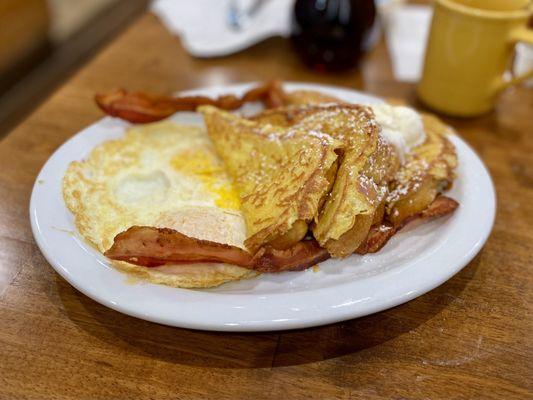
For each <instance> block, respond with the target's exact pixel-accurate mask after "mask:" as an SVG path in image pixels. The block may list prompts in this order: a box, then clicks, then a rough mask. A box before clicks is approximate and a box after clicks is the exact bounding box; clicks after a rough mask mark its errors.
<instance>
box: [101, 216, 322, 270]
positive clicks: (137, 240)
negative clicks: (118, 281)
mask: <svg viewBox="0 0 533 400" xmlns="http://www.w3.org/2000/svg"><path fill="white" fill-rule="evenodd" d="M105 256H107V257H109V258H111V259H112V260H118V261H127V262H129V263H131V264H135V265H141V266H144V267H149V268H150V267H157V266H160V265H165V264H179V263H199V262H223V263H228V264H233V265H238V266H240V267H244V268H248V269H253V270H256V271H260V272H280V271H296V270H302V269H305V268H308V267H311V266H313V265H315V264H316V263H318V262H321V261H324V260H326V259H327V258H329V254H328V253H327V251H326V250H324V249H322V248H320V246H319V245H318V243H317V242H316V241H314V240H309V241H303V242H299V243H297V244H296V245H295V246H293V247H292V248H290V249H288V250H275V249H273V248H271V247H268V246H267V247H264V248H262V249H260V250H259V251H258V252H257V254H255V255H254V256H252V255H251V254H249V253H248V252H246V251H244V250H243V249H240V248H238V247H235V246H230V245H227V244H221V243H215V242H210V241H207V240H200V239H195V238H191V237H189V236H186V235H184V234H182V233H180V232H177V231H175V230H173V229H167V228H154V227H148V226H134V227H131V228H129V229H128V230H127V231H125V232H122V233H119V234H118V235H117V236H115V239H114V243H113V246H111V248H110V249H109V250H107V251H106V252H105Z"/></svg>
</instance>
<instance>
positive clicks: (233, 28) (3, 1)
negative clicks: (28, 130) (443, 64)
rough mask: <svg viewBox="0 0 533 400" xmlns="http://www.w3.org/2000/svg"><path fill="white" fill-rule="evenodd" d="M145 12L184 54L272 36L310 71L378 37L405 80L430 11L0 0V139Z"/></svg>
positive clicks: (234, 1) (343, 63)
mask: <svg viewBox="0 0 533 400" xmlns="http://www.w3.org/2000/svg"><path fill="white" fill-rule="evenodd" d="M146 10H150V11H151V12H153V13H154V14H155V15H157V16H158V17H159V19H160V20H161V22H162V23H163V25H164V26H165V27H166V28H167V29H168V30H169V31H170V32H171V33H173V34H174V35H176V36H178V37H180V40H181V44H182V45H183V47H184V48H185V50H186V51H187V52H188V53H189V54H190V56H191V57H197V58H213V57H227V56H230V55H231V54H234V53H237V52H239V51H242V50H244V49H246V48H248V47H250V46H253V45H255V44H256V43H259V42H260V41H262V40H265V39H267V38H269V37H272V36H281V37H285V38H287V40H290V41H291V44H292V46H291V49H292V51H294V53H295V54H297V55H298V57H299V58H300V60H301V62H302V63H303V64H305V65H306V66H307V67H308V68H309V70H310V71H314V72H315V73H317V74H328V73H329V74H332V73H338V72H339V71H342V70H346V69H354V68H357V67H358V66H359V65H360V63H361V62H364V54H365V53H367V52H370V51H371V50H372V48H373V47H374V46H375V44H376V43H377V42H378V41H379V40H383V39H384V40H385V42H386V45H387V50H388V55H389V58H390V62H391V67H392V70H393V73H394V78H395V79H396V80H398V81H403V82H410V83H413V82H417V81H418V80H419V79H420V75H421V68H422V64H423V56H424V49H425V43H426V40H427V35H428V31H429V26H430V21H431V15H432V7H431V1H429V0H194V1H192V0H152V1H150V0H0V136H2V135H3V134H5V133H6V132H8V131H9V130H10V129H11V128H12V127H13V126H15V125H16V124H17V123H18V122H19V121H21V119H22V118H24V116H25V115H27V114H28V113H29V112H31V111H32V110H33V109H34V108H35V107H36V106H37V105H38V104H39V103H40V101H42V100H43V99H44V98H45V97H46V96H47V95H48V94H49V93H51V91H52V90H53V89H54V88H55V87H57V86H58V85H60V84H61V83H62V82H64V81H65V80H66V79H68V77H69V76H70V75H71V74H72V73H73V72H74V71H75V70H76V69H77V68H78V67H80V66H81V65H83V63H84V62H85V61H87V60H88V59H89V58H90V57H91V56H92V55H94V54H95V53H96V51H97V50H98V49H99V48H101V46H103V45H105V43H107V42H108V41H110V40H112V39H113V37H114V36H115V35H116V34H117V33H119V32H121V31H122V30H124V29H125V28H126V27H127V26H128V25H129V24H130V23H132V22H133V21H135V19H136V17H137V16H139V15H141V14H142V13H144V12H145V11H146ZM331 21H334V22H333V23H332V22H331ZM514 64H515V69H516V70H517V71H519V72H520V71H521V70H527V69H528V68H531V65H532V64H533V57H532V51H531V48H530V47H528V46H526V45H523V44H521V45H519V47H517V53H516V59H515V60H514ZM281 78H283V77H281ZM258 79H261V77H258Z"/></svg>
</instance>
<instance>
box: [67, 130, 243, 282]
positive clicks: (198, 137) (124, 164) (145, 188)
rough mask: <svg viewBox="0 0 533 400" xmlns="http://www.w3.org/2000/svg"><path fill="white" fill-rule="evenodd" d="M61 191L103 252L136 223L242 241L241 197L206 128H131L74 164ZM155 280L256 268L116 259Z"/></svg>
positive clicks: (207, 278) (234, 275)
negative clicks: (157, 264)
mask: <svg viewBox="0 0 533 400" xmlns="http://www.w3.org/2000/svg"><path fill="white" fill-rule="evenodd" d="M63 196H64V199H65V203H66V205H67V207H68V208H69V209H70V210H71V212H72V213H73V215H74V219H75V224H76V226H77V228H78V231H79V232H80V234H81V235H82V236H83V237H84V238H85V239H86V240H87V241H88V242H90V243H91V244H92V245H93V246H94V247H95V248H96V249H98V250H99V251H100V252H102V253H103V252H104V251H105V250H107V249H108V248H109V247H111V245H112V244H113V239H114V237H115V235H117V234H118V233H120V232H122V231H124V230H126V229H128V228H129V227H131V226H134V225H145V226H155V227H161V228H172V229H176V230H178V231H180V232H182V233H184V234H186V235H189V236H192V237H196V238H198V239H204V240H211V241H216V242H219V243H227V244H231V245H235V246H240V247H244V245H243V242H244V239H245V236H246V228H245V224H244V219H243V217H242V214H241V212H240V201H239V196H238V194H237V193H236V191H235V190H234V188H233V186H232V182H231V180H230V178H229V177H228V175H227V174H226V172H225V170H224V168H223V164H222V162H221V160H220V159H219V158H218V156H217V155H216V153H215V151H214V149H213V147H212V144H211V142H210V140H209V137H208V135H207V133H206V131H205V129H203V128H202V127H198V126H185V125H179V124H177V123H175V122H171V121H164V122H158V123H154V124H149V125H143V126H137V127H133V128H131V129H129V130H128V131H127V132H126V133H125V135H124V136H123V137H122V138H120V139H117V140H110V141H107V142H104V143H102V144H100V145H99V146H97V147H96V148H94V149H93V151H92V152H91V153H90V155H89V156H88V158H87V159H86V160H84V161H79V162H78V161H74V162H72V163H71V164H70V166H69V168H68V169H67V171H66V174H65V176H64V179H63ZM113 264H114V265H115V266H116V267H118V268H120V269H122V270H126V271H128V272H131V273H135V274H137V275H141V276H142V277H143V278H146V279H148V280H150V281H153V282H157V283H165V284H169V285H172V286H180V287H209V286H215V285H219V284H221V283H223V282H226V281H229V280H234V279H240V278H244V277H247V276H250V275H251V274H254V273H253V272H252V271H249V270H247V269H244V268H240V267H236V266H233V265H226V264H217V263H205V264H194V265H181V264H180V265H175V266H169V265H167V266H161V267H157V268H146V267H140V266H136V265H132V264H128V263H125V262H113Z"/></svg>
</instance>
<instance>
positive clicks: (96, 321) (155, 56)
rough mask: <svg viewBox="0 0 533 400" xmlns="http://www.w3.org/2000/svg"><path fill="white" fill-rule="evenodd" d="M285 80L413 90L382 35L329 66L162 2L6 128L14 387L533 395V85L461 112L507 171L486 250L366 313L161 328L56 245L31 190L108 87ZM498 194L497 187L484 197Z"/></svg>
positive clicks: (1, 343)
mask: <svg viewBox="0 0 533 400" xmlns="http://www.w3.org/2000/svg"><path fill="white" fill-rule="evenodd" d="M272 78H281V79H285V80H296V81H311V82H322V83H328V84H337V85H342V86H345V87H350V88H356V89H359V90H364V91H368V92H370V93H374V94H377V95H381V96H386V97H397V98H402V99H405V100H406V101H407V102H409V103H411V104H414V105H416V103H415V102H414V101H415V100H414V87H413V86H412V85H410V84H405V83H398V82H396V81H395V80H394V79H393V77H392V74H391V69H390V62H389V59H388V56H387V52H386V47H385V46H384V44H383V43H382V44H380V45H379V46H378V47H377V48H376V49H375V50H374V51H373V52H372V53H371V54H369V55H368V56H367V57H366V59H365V60H364V64H363V66H362V69H361V70H360V71H358V72H357V71H355V72H349V73H344V74H334V75H317V74H314V73H312V72H310V71H308V70H306V69H305V68H304V67H302V65H301V64H300V63H299V62H298V60H297V59H296V58H295V56H294V55H293V53H292V52H291V51H290V48H289V44H288V43H287V42H286V41H284V40H282V39H271V40H268V41H266V42H264V43H262V44H259V45H257V46H255V47H253V48H252V49H249V50H246V51H245V52H242V53H240V54H236V55H232V56H229V57H225V58H221V59H217V60H208V61H206V60H203V61H202V60H194V59H192V58H191V57H190V56H188V55H187V54H186V53H185V51H184V50H183V48H182V47H181V45H180V43H179V40H178V39H176V38H175V37H173V36H171V35H170V34H169V33H168V32H167V31H166V30H165V29H164V28H163V27H162V25H161V24H160V23H159V22H158V21H157V19H156V18H155V17H154V16H152V15H150V14H146V15H144V16H142V17H141V18H140V19H139V20H137V21H136V22H135V23H134V24H133V25H132V26H131V27H130V28H129V29H128V30H127V31H125V32H124V33H123V34H122V35H120V36H119V37H118V39H116V40H115V41H114V42H113V43H111V44H110V45H109V46H108V47H106V48H105V49H104V50H103V51H102V52H101V53H100V54H99V55H98V56H96V58H95V59H94V60H93V61H92V62H90V63H89V64H88V65H87V66H85V67H84V68H83V69H81V70H80V71H79V73H77V74H76V75H75V76H74V77H73V78H72V79H70V80H69V81H68V82H67V83H66V84H65V85H63V86H62V87H61V88H60V89H59V90H57V92H56V93H55V94H53V95H52V96H51V97H50V98H49V99H48V100H47V101H46V102H45V103H44V104H43V105H42V106H41V107H39V108H38V110H37V111H36V112H35V113H33V114H32V115H31V116H30V117H29V118H28V119H27V120H26V121H24V122H23V123H22V124H21V125H20V126H18V127H17V128H16V129H14V130H13V131H12V132H11V133H10V134H9V135H8V136H6V137H5V138H4V139H2V141H1V142H0V199H1V200H0V399H50V398H54V399H91V398H102V399H104V398H106V399H110V398H111V399H113V398H116V399H122V398H124V399H140V398H150V399H159V398H173V399H204V398H205V399H208V398H209V399H237V398H239V399H240V398H243V399H270V398H274V399H330V398H331V399H333V398H335V399H337V398H338V399H391V398H392V399H528V398H529V399H531V398H533V381H532V379H531V378H532V375H533V351H532V345H533V336H532V328H533V324H532V322H533V318H532V306H531V304H532V301H533V298H532V293H533V291H532V282H533V275H532V265H533V245H532V243H533V229H532V225H533V162H532V158H533V126H532V121H533V117H532V114H533V93H532V90H531V89H527V88H524V87H518V88H514V89H511V90H509V91H508V92H506V93H505V94H504V95H503V96H502V97H501V98H500V99H499V101H498V105H497V109H496V110H495V111H494V112H493V113H491V114H488V115H485V116H483V117H480V118H477V119H468V120H467V119H465V120H459V119H447V122H448V123H450V124H451V125H453V126H454V127H456V128H457V130H458V131H459V132H460V134H461V135H462V136H463V137H464V138H465V139H466V140H467V141H468V142H469V143H470V144H471V145H472V146H473V147H474V148H475V149H476V151H477V152H478V153H479V154H480V156H481V157H482V158H483V160H484V161H485V163H486V165H487V166H488V168H489V170H490V172H491V174H492V177H493V179H494V182H495V184H496V190H497V196H498V213H497V219H496V225H495V227H494V231H493V232H492V235H491V237H490V239H489V241H488V243H487V245H486V246H485V248H484V249H483V250H482V251H481V253H480V254H479V255H478V256H477V257H476V258H475V259H474V260H473V261H472V262H471V263H470V264H469V265H468V266H467V267H466V268H464V269H463V270H462V271H461V272H460V273H458V274H457V275H456V276H455V277H453V278H452V279H450V280H449V281H448V282H446V283H445V284H443V285H442V286H440V287H438V288H437V289H435V290H433V291H431V292H430V293H428V294H426V295H424V296H421V297H419V298H417V299H415V300H413V301H411V302H409V303H407V304H404V305H402V306H398V307H395V308H393V309H391V310H388V311H385V312H381V313H378V314H375V315H372V316H368V317H365V318H360V319H357V320H352V321H346V322H343V323H338V324H334V325H330V326H325V327H320V328H315V329H306V330H300V331H292V332H283V333H264V334H217V333H206V332H198V331H190V330H185V329H176V328H170V327H166V326H161V325H157V324H153V323H149V322H145V321H142V320H138V319H135V318H131V317H128V316H125V315H122V314H119V313H117V312H115V311H112V310H110V309H107V308H105V307H103V306H101V305H99V304H98V303H96V302H94V301H93V300H91V299H89V298H87V297H85V296H84V295H82V294H80V293H79V292H77V291H76V290H75V289H74V288H72V287H71V286H70V285H69V284H67V283H66V282H65V281H64V280H63V279H62V278H60V277H59V276H58V275H57V274H56V273H55V272H54V271H53V269H52V268H51V267H50V266H49V265H48V263H47V262H46V260H45V259H44V258H43V256H42V255H41V253H40V252H39V250H38V248H37V247H36V245H35V243H34V240H33V238H32V234H31V231H30V224H29V216H28V202H29V197H30V193H31V189H32V185H33V182H34V179H35V177H36V175H37V173H38V171H39V169H40V168H41V166H42V165H43V164H44V162H45V161H46V159H47V158H48V157H49V156H50V155H51V154H52V152H53V151H54V150H56V149H57V148H58V146H60V145H61V144H62V143H63V142H64V141H65V140H66V139H68V138H69V137H70V136H72V135H73V134H75V133H76V132H78V131H79V130H80V129H82V128H84V127H85V126H87V125H88V124H90V123H92V122H94V121H96V120H98V119H99V118H100V117H101V116H102V114H101V112H100V111H99V110H98V109H97V108H96V107H95V106H94V104H93V101H92V96H93V94H94V93H95V91H99V90H108V89H112V88H115V87H118V86H122V87H126V88H130V89H144V90H150V91H156V92H167V93H171V92H174V91H177V90H182V89H190V88H194V87H197V86H204V85H214V84H224V83H230V82H242V81H253V80H263V79H272ZM480 201H483V199H480Z"/></svg>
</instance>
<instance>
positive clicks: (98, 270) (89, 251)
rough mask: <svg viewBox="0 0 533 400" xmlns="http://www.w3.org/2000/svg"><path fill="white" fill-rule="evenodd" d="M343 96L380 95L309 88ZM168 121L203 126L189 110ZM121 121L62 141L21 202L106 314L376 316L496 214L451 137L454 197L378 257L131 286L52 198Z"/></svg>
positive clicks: (415, 291)
mask: <svg viewBox="0 0 533 400" xmlns="http://www.w3.org/2000/svg"><path fill="white" fill-rule="evenodd" d="M248 86H249V85H235V86H226V87H216V88H206V89H202V90H199V91H196V92H198V93H201V94H205V95H208V96H213V95H217V94H220V93H228V92H234V93H239V92H242V91H243V90H245V89H246V88H247V87H248ZM285 87H286V89H288V90H294V89H318V90H322V91H324V92H327V93H330V94H332V95H334V96H337V97H339V98H342V99H344V100H347V101H352V102H380V101H381V100H379V99H377V98H375V97H372V96H368V95H365V94H363V93H358V92H355V91H352V90H347V89H341V88H334V87H325V86H318V85H310V84H296V83H294V84H286V86H285ZM173 118H174V119H176V120H178V121H182V122H187V123H202V122H201V118H200V117H199V116H198V115H196V114H193V113H181V114H176V115H175V116H174V117H173ZM127 126H128V124H127V123H125V122H123V121H120V120H118V119H113V118H104V119H102V120H100V121H98V122H96V123H95V124H93V125H91V126H90V127H88V128H86V129H84V130H83V131H81V132H79V133H78V134H76V135H75V136H74V137H72V138H71V139H70V140H69V141H67V142H66V143H65V144H63V145H62V146H61V147H60V148H59V149H58V150H57V151H56V152H55V153H54V154H53V155H52V157H50V159H49V160H48V162H47V163H46V164H45V166H44V167H43V169H42V171H41V172H40V174H39V176H38V177H37V180H36V183H35V186H34V188H33V193H32V197H31V204H30V215H31V225H32V229H33V234H34V236H35V240H36V241H37V244H38V245H39V247H40V249H41V251H42V252H43V254H44V256H45V257H46V259H47V260H48V262H49V263H50V264H51V265H52V267H53V268H54V269H55V270H56V271H57V272H58V273H59V274H60V275H61V276H62V277H63V278H65V279H66V280H67V281H68V282H69V283H70V284H72V285H73V286H74V287H75V288H77V289H78V290H79V291H81V292H82V293H84V294H85V295H87V296H89V297H91V298H92V299H94V300H96V301H98V302H99V303H101V304H103V305H105V306H107V307H110V308H112V309H114V310H117V311H120V312H122V313H125V314H129V315H132V316H135V317H138V318H142V319H146V320H149V321H154V322H159V323H162V324H166V325H173V326H179V327H185V328H194V329H205V330H219V331H265V330H281V329H293V328H303V327H309V326H316V325H323V324H328V323H332V322H337V321H342V320H346V319H351V318H356V317H360V316H363V315H367V314H371V313H375V312H377V311H380V310H384V309H387V308H390V307H393V306H396V305H398V304H401V303H404V302H406V301H409V300H411V299H413V298H415V297H417V296H420V295H422V294H424V293H426V292H428V291H429V290H431V289H433V288H435V287H436V286H438V285H440V284H442V283H443V282H445V281H446V280H447V279H449V278H450V277H451V276H453V275H454V274H455V273H457V272H458V271H459V270H460V269H461V268H463V267H464V266H465V265H467V264H468V262H469V261H470V260H472V258H473V257H474V256H475V255H476V254H477V253H478V252H479V250H480V249H481V247H482V246H483V244H484V243H485V241H486V240H487V237H488V235H489V233H490V231H491V228H492V224H493V221H494V213H495V196H494V188H493V185H492V182H491V179H490V177H489V174H488V172H487V170H486V169H485V167H484V166H483V164H482V162H481V161H480V159H479V158H478V157H477V156H476V154H475V153H474V152H473V151H472V149H471V148H470V147H469V146H468V145H467V144H466V143H465V142H464V141H462V140H461V139H460V138H459V137H452V141H453V143H454V144H455V146H456V148H457V154H458V157H459V169H458V171H457V175H458V177H457V180H456V181H455V183H454V187H453V189H452V190H451V191H450V192H448V194H447V195H448V196H451V197H453V198H454V199H456V200H458V201H459V202H460V204H461V205H460V207H459V209H458V210H457V211H456V212H455V213H454V214H453V215H451V216H449V217H446V218H441V219H438V220H435V221H432V222H430V223H427V224H424V225H420V226H418V227H416V228H414V229H410V230H405V231H402V232H400V233H399V234H397V235H396V236H394V237H393V238H392V240H391V241H390V242H389V243H388V244H387V245H386V246H385V247H384V248H383V249H382V250H381V251H380V252H379V253H377V254H372V255H366V256H358V255H354V256H351V257H348V258H346V259H344V260H328V261H326V262H324V263H321V264H320V268H319V270H318V272H314V271H313V270H312V269H310V270H307V271H303V272H285V273H281V274H263V275H261V276H260V277H258V278H255V279H250V280H245V281H240V282H232V283H228V284H225V285H222V286H220V287H218V288H214V289H209V290H188V289H175V288H171V287H166V286H161V285H155V284H150V283H140V284H131V283H128V282H127V276H126V275H124V274H123V273H121V272H119V271H117V270H115V269H114V268H113V267H111V266H110V265H109V264H108V263H107V261H106V259H105V257H103V256H102V255H101V254H99V253H98V252H97V251H95V250H94V249H93V248H92V247H90V246H89V245H88V244H87V243H85V242H84V240H83V239H82V238H81V237H80V236H79V235H78V234H77V232H76V229H75V227H74V224H73V218H72V216H71V214H70V213H69V211H68V210H67V208H66V207H65V204H64V202H63V197H62V194H61V180H62V177H63V175H64V172H65V170H66V168H67V166H68V164H69V163H70V162H71V161H73V160H81V159H83V158H84V157H86V156H87V155H88V153H89V152H90V151H91V149H92V148H94V146H95V145H97V144H98V143H101V142H103V141H105V140H108V139H112V138H117V137H119V136H121V135H122V134H123V132H124V130H125V128H127Z"/></svg>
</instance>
